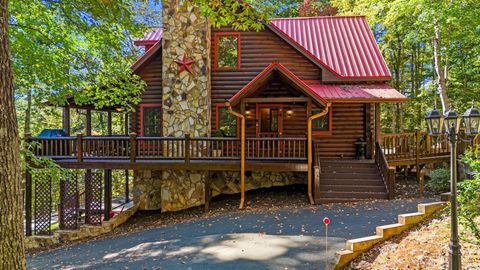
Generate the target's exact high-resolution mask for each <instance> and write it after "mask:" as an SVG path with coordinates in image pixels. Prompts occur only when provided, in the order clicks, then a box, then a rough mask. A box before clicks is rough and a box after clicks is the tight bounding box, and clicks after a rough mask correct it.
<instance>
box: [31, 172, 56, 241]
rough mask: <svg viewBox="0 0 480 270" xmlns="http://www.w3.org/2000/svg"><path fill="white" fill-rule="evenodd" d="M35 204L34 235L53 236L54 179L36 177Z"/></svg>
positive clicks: (41, 176) (42, 176)
mask: <svg viewBox="0 0 480 270" xmlns="http://www.w3.org/2000/svg"><path fill="white" fill-rule="evenodd" d="M34 181H35V195H34V198H35V203H34V210H33V211H34V224H35V225H34V234H36V235H51V234H52V229H51V228H52V226H51V225H52V178H51V177H48V176H44V175H41V174H40V175H36V177H35V178H34Z"/></svg>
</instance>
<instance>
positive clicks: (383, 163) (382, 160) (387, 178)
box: [375, 142, 395, 199]
mask: <svg viewBox="0 0 480 270" xmlns="http://www.w3.org/2000/svg"><path fill="white" fill-rule="evenodd" d="M375 152H376V155H375V163H376V164H377V166H378V168H379V169H380V172H381V174H382V179H383V182H384V184H385V186H386V188H387V192H388V198H389V199H393V198H394V197H395V167H391V166H390V165H388V160H387V158H386V157H385V153H384V152H383V149H382V147H381V146H380V144H379V143H378V142H377V143H375Z"/></svg>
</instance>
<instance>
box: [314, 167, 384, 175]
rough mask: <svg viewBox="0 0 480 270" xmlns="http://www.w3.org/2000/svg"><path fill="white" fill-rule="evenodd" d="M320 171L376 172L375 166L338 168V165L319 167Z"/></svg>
mask: <svg viewBox="0 0 480 270" xmlns="http://www.w3.org/2000/svg"><path fill="white" fill-rule="evenodd" d="M321 169H322V173H341V172H351V173H375V174H378V168H377V167H372V168H370V167H365V168H339V167H323V166H322V167H321Z"/></svg>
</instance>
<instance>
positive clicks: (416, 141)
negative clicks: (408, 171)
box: [381, 131, 480, 166]
mask: <svg viewBox="0 0 480 270" xmlns="http://www.w3.org/2000/svg"><path fill="white" fill-rule="evenodd" d="M478 144H480V137H478V136H477V138H476V139H474V140H473V141H472V142H463V141H459V143H458V151H457V154H458V155H461V154H463V153H464V152H465V150H466V149H467V148H468V147H472V146H474V145H478ZM381 149H382V151H383V153H384V155H385V157H386V159H387V160H388V164H389V165H390V166H423V165H425V164H431V163H440V162H448V161H449V160H450V145H449V142H448V140H447V138H446V135H441V136H439V137H437V138H434V137H432V136H430V135H428V134H427V133H426V132H420V131H416V132H404V133H397V134H382V136H381Z"/></svg>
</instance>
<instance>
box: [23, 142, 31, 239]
mask: <svg viewBox="0 0 480 270" xmlns="http://www.w3.org/2000/svg"><path fill="white" fill-rule="evenodd" d="M24 139H25V143H26V144H27V145H30V143H31V142H32V135H31V134H30V133H25V136H24ZM25 162H26V163H27V168H26V170H25V234H26V235H27V236H31V235H32V173H31V172H30V170H29V168H28V165H29V163H30V158H29V157H28V155H27V157H26V159H25Z"/></svg>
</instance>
